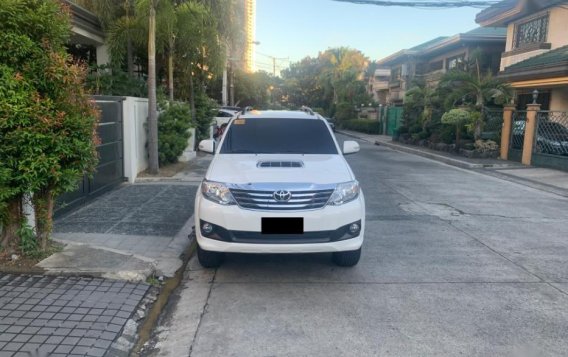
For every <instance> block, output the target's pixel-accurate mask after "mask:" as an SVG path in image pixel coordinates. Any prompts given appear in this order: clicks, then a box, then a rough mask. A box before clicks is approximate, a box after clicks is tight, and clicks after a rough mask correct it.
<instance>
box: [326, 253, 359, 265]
mask: <svg viewBox="0 0 568 357" xmlns="http://www.w3.org/2000/svg"><path fill="white" fill-rule="evenodd" d="M360 258H361V248H359V249H357V250H350V251H346V252H336V253H333V256H332V259H333V262H334V263H335V264H336V265H339V266H340V267H352V266H355V265H357V263H359V259H360Z"/></svg>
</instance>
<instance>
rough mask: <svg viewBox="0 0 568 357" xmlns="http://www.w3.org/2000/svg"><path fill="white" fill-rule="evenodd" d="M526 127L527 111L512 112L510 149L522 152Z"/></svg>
mask: <svg viewBox="0 0 568 357" xmlns="http://www.w3.org/2000/svg"><path fill="white" fill-rule="evenodd" d="M526 126H527V111H526V110H520V111H516V112H514V113H513V120H512V128H511V149H513V150H523V144H524V141H525V128H526Z"/></svg>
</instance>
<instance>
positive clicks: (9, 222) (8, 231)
mask: <svg viewBox="0 0 568 357" xmlns="http://www.w3.org/2000/svg"><path fill="white" fill-rule="evenodd" d="M6 215H7V217H6V218H7V219H6V221H5V222H3V227H2V236H1V238H2V239H1V240H0V243H1V244H0V248H2V250H4V251H8V252H11V251H12V248H13V247H15V246H17V245H18V229H20V226H21V224H22V218H23V214H22V196H21V195H18V196H16V197H14V198H13V199H12V200H11V201H9V202H8V207H7V209H6Z"/></svg>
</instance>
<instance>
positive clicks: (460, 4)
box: [333, 0, 501, 9]
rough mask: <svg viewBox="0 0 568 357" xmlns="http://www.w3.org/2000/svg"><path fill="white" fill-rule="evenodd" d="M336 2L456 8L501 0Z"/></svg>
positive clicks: (362, 0) (354, 0)
mask: <svg viewBox="0 0 568 357" xmlns="http://www.w3.org/2000/svg"><path fill="white" fill-rule="evenodd" d="M333 1H337V2H347V3H352V4H358V5H376V6H402V7H417V8H430V9H435V8H438V9H443V8H457V7H475V8H484V7H488V6H492V5H496V4H498V3H500V2H501V1H495V0H492V1H482V0H478V1H467V0H462V1H456V0H454V1H432V0H425V1H416V0H414V1H388V0H385V1H383V0H333Z"/></svg>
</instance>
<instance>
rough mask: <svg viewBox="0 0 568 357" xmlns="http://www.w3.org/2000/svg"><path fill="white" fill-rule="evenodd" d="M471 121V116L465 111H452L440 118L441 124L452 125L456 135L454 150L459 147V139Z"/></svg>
mask: <svg viewBox="0 0 568 357" xmlns="http://www.w3.org/2000/svg"><path fill="white" fill-rule="evenodd" d="M471 121H472V115H471V113H470V112H469V111H467V110H465V109H452V110H450V111H449V112H446V113H444V115H443V116H442V123H443V124H449V125H453V126H454V128H455V133H456V148H459V146H460V139H461V136H462V131H463V128H464V127H465V126H467V125H468V124H469V123H471Z"/></svg>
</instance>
